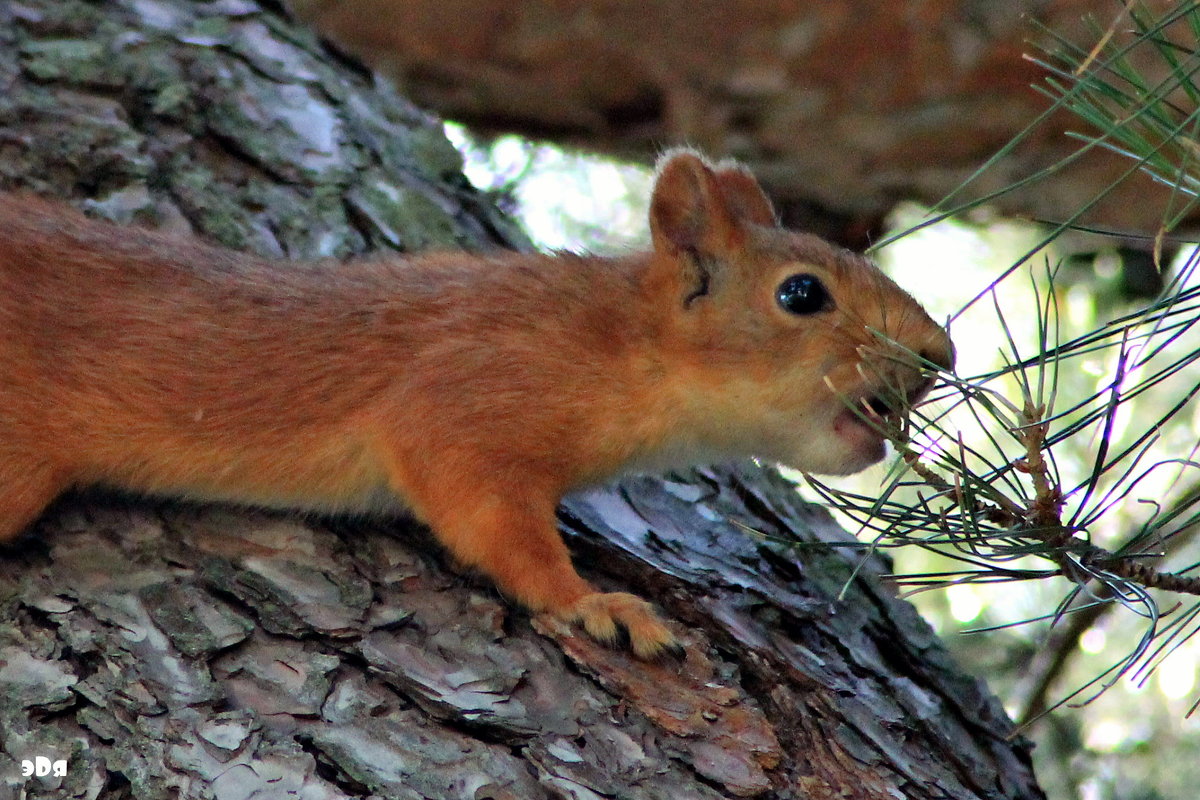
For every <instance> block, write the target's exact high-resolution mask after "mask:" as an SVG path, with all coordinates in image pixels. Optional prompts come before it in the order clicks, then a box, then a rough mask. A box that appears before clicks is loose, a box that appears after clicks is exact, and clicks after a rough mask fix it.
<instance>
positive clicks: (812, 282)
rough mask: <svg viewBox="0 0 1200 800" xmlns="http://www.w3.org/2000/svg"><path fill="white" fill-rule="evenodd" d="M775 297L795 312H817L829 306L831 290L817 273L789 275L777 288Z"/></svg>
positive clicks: (788, 309)
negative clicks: (828, 289) (827, 289)
mask: <svg viewBox="0 0 1200 800" xmlns="http://www.w3.org/2000/svg"><path fill="white" fill-rule="evenodd" d="M775 299H777V300H778V301H779V305H781V306H783V309H784V310H785V311H790V312H791V313H793V314H815V313H816V312H818V311H822V310H824V309H826V308H828V307H829V305H830V298H829V292H828V291H826V289H825V284H823V283H821V279H820V278H818V277H817V276H816V275H809V274H808V273H807V272H802V273H800V274H799V275H789V276H788V277H787V278H786V279H784V281H783V283H781V284H779V288H778V289H776V290H775Z"/></svg>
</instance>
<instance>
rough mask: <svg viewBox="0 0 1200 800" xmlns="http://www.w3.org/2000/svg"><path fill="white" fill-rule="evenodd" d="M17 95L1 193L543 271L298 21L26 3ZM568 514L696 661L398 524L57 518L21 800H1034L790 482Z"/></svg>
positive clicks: (226, 239)
mask: <svg viewBox="0 0 1200 800" xmlns="http://www.w3.org/2000/svg"><path fill="white" fill-rule="evenodd" d="M0 84H2V86H3V91H0V148H2V149H0V183H2V184H3V185H4V186H5V188H9V189H13V188H18V187H20V188H26V189H29V190H32V191H35V192H38V193H41V194H48V195H57V196H61V197H65V198H68V199H70V200H71V201H73V202H75V203H76V204H78V205H80V206H82V207H83V208H85V209H88V210H89V211H90V212H92V213H94V214H97V215H100V216H105V217H109V218H112V219H116V220H118V221H130V220H137V221H141V222H144V223H147V224H157V225H162V226H166V227H172V228H177V229H182V230H186V231H191V232H194V233H196V234H198V235H203V236H207V237H209V238H212V239H215V240H219V241H221V242H223V243H225V244H227V245H229V246H232V247H239V248H246V249H250V250H255V251H258V252H261V253H268V254H275V255H280V256H287V257H294V258H300V257H304V258H309V257H316V256H345V255H350V254H353V253H360V252H366V251H370V250H377V249H386V248H393V249H400V250H410V249H417V248H422V247H427V246H444V247H471V248H482V247H488V246H495V245H508V246H525V243H524V242H523V241H522V239H521V237H520V235H519V234H518V233H516V232H515V229H514V228H513V227H512V225H511V224H510V223H509V222H508V221H507V220H505V219H504V218H503V217H502V216H501V215H500V214H498V213H497V212H496V210H495V209H494V208H493V207H492V206H491V205H490V204H489V203H488V202H487V201H486V200H485V199H484V198H482V197H480V196H479V195H478V194H476V193H475V192H474V191H473V190H471V189H470V187H469V186H468V185H467V183H466V181H465V180H464V179H463V177H462V175H461V172H460V165H459V161H458V157H457V154H456V153H455V152H454V150H453V149H452V148H451V147H450V145H449V144H448V143H447V142H446V140H445V139H444V137H443V136H442V134H441V131H440V127H439V125H438V124H437V122H436V120H434V119H431V118H430V117H429V116H427V115H425V114H423V113H422V112H420V111H418V110H417V109H415V108H414V107H412V106H411V105H410V104H409V103H407V102H406V101H405V100H404V99H403V98H401V97H399V96H397V95H396V94H394V93H392V92H390V91H388V90H387V89H386V88H384V87H381V86H378V85H376V84H375V83H374V82H373V80H372V78H371V76H370V75H369V74H368V73H366V72H364V71H363V70H361V69H360V68H359V67H358V66H357V65H355V64H353V63H350V62H348V61H346V60H344V59H342V58H341V57H339V56H338V55H336V54H334V53H331V52H329V51H327V50H325V49H323V48H322V47H321V46H320V45H319V44H318V43H317V42H316V40H315V39H314V38H313V37H312V36H311V35H310V34H309V33H307V32H306V31H305V30H303V29H302V28H298V27H296V26H294V25H293V24H291V23H290V22H289V21H287V20H286V19H285V18H283V17H282V16H280V14H279V12H278V9H276V8H274V7H270V6H264V5H259V4H257V3H254V2H250V0H213V2H187V1H186V0H157V2H148V1H147V0H111V2H107V3H101V4H97V3H91V2H82V1H78V0H20V2H15V1H14V2H3V3H0ZM196 346H197V347H203V346H204V343H203V342H196ZM429 457H430V458H437V454H436V453H431V454H430V456H429ZM560 519H561V523H562V529H563V531H564V532H565V534H566V535H567V537H568V539H569V542H570V544H571V546H572V549H573V550H574V552H575V556H576V560H577V563H578V564H579V565H580V567H581V568H582V570H583V571H584V573H585V575H586V576H587V577H589V578H591V579H594V580H595V581H597V582H598V583H600V584H601V585H603V586H605V587H606V588H614V589H615V588H622V589H628V590H630V591H634V592H637V593H639V594H641V595H643V596H647V597H650V598H653V599H654V600H655V601H656V602H658V603H659V604H660V605H661V607H662V608H663V610H664V611H665V613H666V614H667V615H669V616H670V617H671V618H673V619H675V620H677V621H678V622H679V628H678V629H679V631H680V632H681V633H682V638H683V640H684V642H685V644H686V645H687V651H688V655H687V658H686V660H685V661H684V662H683V663H682V664H675V663H667V664H645V663H639V662H637V661H635V660H633V659H631V658H630V657H629V656H627V655H626V654H624V653H621V652H616V651H611V650H607V649H605V648H603V647H601V646H599V645H596V644H595V643H593V642H591V641H589V640H587V639H585V638H582V637H581V636H580V635H578V633H577V632H575V631H572V630H567V629H563V628H561V627H560V626H556V625H553V624H550V623H547V622H545V621H543V620H538V619H531V618H530V617H529V616H528V615H526V614H524V613H522V612H520V611H518V610H516V609H514V608H513V607H512V606H510V605H508V604H507V603H505V602H504V601H503V600H502V599H500V598H498V597H497V595H496V593H495V591H494V590H493V589H492V588H491V587H490V586H488V585H485V584H478V583H474V582H471V581H469V580H468V579H466V578H464V577H462V576H461V574H460V573H458V572H455V571H453V570H451V569H448V568H447V566H446V564H445V562H444V560H443V559H442V557H441V556H440V555H439V554H438V552H437V550H436V548H435V547H433V546H432V545H431V540H430V538H429V536H428V534H427V533H425V532H423V530H422V529H421V527H420V526H419V525H417V524H415V523H413V522H410V521H403V520H398V521H392V522H387V523H386V524H384V523H365V522H362V521H357V520H351V519H313V518H302V517H297V516H294V515H286V514H270V513H266V512H260V511H253V510H243V509H235V508H230V507H218V506H189V505H185V504H181V503H178V502H171V501H166V500H148V499H138V498H128V497H123V496H107V495H100V494H96V493H89V494H85V495H80V496H76V497H70V498H65V499H63V500H62V501H60V502H59V503H57V504H56V505H55V507H54V508H53V509H51V511H50V512H48V513H47V514H46V515H45V516H44V517H43V519H42V520H41V521H40V522H39V523H38V525H37V526H36V530H35V532H34V535H32V536H31V537H29V538H26V539H24V540H22V541H21V542H19V543H18V544H17V545H16V546H14V547H12V548H9V549H8V550H6V551H5V552H4V553H3V554H2V555H0V604H2V605H0V798H8V797H14V798H15V797H19V796H27V797H56V798H57V797H70V798H95V797H103V798H129V797H134V798H162V797H181V798H203V797H215V798H222V799H224V798H238V799H239V800H240V799H241V798H249V797H258V798H283V797H295V798H305V799H306V800H317V799H323V798H344V797H366V796H368V795H370V796H381V797H388V798H475V799H477V800H478V799H481V798H496V799H497V800H499V799H500V798H515V799H519V800H532V799H534V798H596V797H620V798H664V800H665V798H675V799H678V798H719V797H763V798H895V797H908V798H957V799H958V800H962V799H963V798H1037V797H1041V796H1042V795H1041V792H1040V790H1039V789H1038V788H1037V786H1036V784H1035V782H1034V779H1033V776H1032V774H1031V771H1030V766H1029V758H1028V752H1027V745H1026V744H1025V743H1024V742H1022V741H1021V740H1019V739H1018V740H1015V741H1008V740H1007V739H1006V738H1005V737H1006V736H1008V735H1009V734H1010V733H1011V730H1012V728H1011V724H1010V723H1009V721H1008V720H1007V718H1006V717H1005V715H1004V713H1003V711H1002V710H1001V708H1000V706H999V704H998V703H997V702H996V700H995V699H993V698H992V697H991V696H990V695H989V694H988V693H987V691H986V689H985V687H984V686H983V685H982V684H981V683H980V682H979V681H977V680H975V679H972V678H969V677H966V676H964V675H962V674H961V672H959V671H958V669H957V668H956V667H955V665H954V664H953V663H951V661H950V659H949V658H948V657H947V655H946V653H945V651H944V650H943V649H942V647H941V645H940V644H939V643H938V642H937V640H936V639H935V637H934V636H933V634H932V633H931V631H930V630H929V628H928V627H927V626H926V625H925V624H924V623H923V622H922V621H921V620H920V619H919V618H918V617H917V616H916V614H915V613H914V612H913V610H912V608H911V607H910V606H909V605H907V604H906V603H902V602H899V601H897V600H896V599H895V598H894V597H893V596H892V594H891V592H890V591H889V589H888V588H887V587H886V586H885V585H884V584H883V583H881V581H880V580H879V578H878V574H879V573H880V572H882V571H883V570H885V569H886V565H884V564H883V563H882V562H881V561H880V560H879V559H877V558H876V557H872V558H871V559H869V560H868V561H867V564H866V567H867V568H866V569H864V570H862V571H861V572H858V573H857V574H855V573H854V569H855V567H856V565H858V562H859V558H860V556H859V555H858V554H857V551H855V550H852V549H848V548H840V547H837V545H842V544H846V543H847V542H850V541H852V540H851V538H850V537H849V536H848V535H847V534H846V533H844V532H843V531H841V530H840V529H838V528H837V527H836V525H834V523H833V522H832V521H831V519H830V518H829V517H828V515H827V514H826V513H825V512H823V511H821V510H820V509H817V508H813V507H810V506H807V505H805V504H804V503H802V502H801V501H800V500H799V499H798V497H797V496H796V494H795V493H794V491H793V489H792V486H791V485H790V484H788V483H787V482H786V481H785V480H783V479H782V478H781V477H780V476H779V475H778V474H777V473H775V472H774V471H773V470H771V469H768V468H763V467H759V466H754V465H751V464H743V465H737V466H733V467H727V468H721V469H711V470H699V471H695V472H692V473H688V474H686V475H674V476H671V477H669V478H666V479H657V478H648V477H645V478H634V479H630V480H627V481H625V482H623V483H621V484H619V485H614V486H608V487H604V488H599V489H596V490H593V491H590V492H586V493H582V494H579V495H576V496H573V497H571V498H569V499H568V501H567V502H566V503H564V505H563V507H562V510H561V514H560ZM747 529H753V530H756V531H760V532H761V533H762V534H764V535H765V537H759V536H753V535H750V534H748V533H747V532H746V531H747ZM847 581H849V589H848V591H847V592H846V596H845V598H844V599H839V597H838V594H839V592H840V591H841V590H842V588H843V585H844V583H845V582H847ZM38 757H42V758H44V759H46V761H45V762H44V763H43V765H44V766H50V765H52V764H53V762H56V761H59V760H62V761H65V762H66V763H65V767H66V769H65V775H55V774H54V771H53V770H52V771H51V774H49V775H44V776H40V777H39V776H38V775H34V776H32V777H23V776H22V774H21V772H22V765H23V762H25V761H29V762H30V763H31V765H32V766H33V767H35V768H36V766H37V764H38V761H37V759H38ZM22 793H24V794H22Z"/></svg>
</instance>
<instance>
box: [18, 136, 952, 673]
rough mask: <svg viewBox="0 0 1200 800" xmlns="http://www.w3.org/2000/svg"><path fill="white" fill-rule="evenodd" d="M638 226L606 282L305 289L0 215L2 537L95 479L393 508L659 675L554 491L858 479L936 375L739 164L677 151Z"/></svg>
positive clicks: (623, 604) (944, 341) (865, 265)
mask: <svg viewBox="0 0 1200 800" xmlns="http://www.w3.org/2000/svg"><path fill="white" fill-rule="evenodd" d="M650 221H651V231H652V236H653V244H654V247H653V250H652V251H650V252H648V253H640V254H633V255H629V256H626V257H622V258H601V257H596V256H576V255H530V254H517V253H505V254H494V255H478V254H468V253H438V254H429V255H418V256H411V257H403V258H401V257H391V258H380V259H371V260H362V261H355V262H350V263H346V264H333V263H317V264H294V263H275V262H271V261H268V260H263V259H258V258H255V257H252V256H248V255H245V254H242V253H237V252H234V251H230V250H226V249H221V248H217V247H212V246H209V245H206V244H203V243H201V242H199V241H195V240H190V239H181V238H178V237H171V236H166V235H162V234H158V233H155V232H152V231H145V230H140V229H137V228H122V227H118V226H114V225H109V224H105V223H100V222H94V221H91V220H88V219H86V218H84V217H83V216H82V215H79V214H78V213H76V212H74V211H70V210H68V209H66V208H64V207H62V206H59V205H55V204H50V203H44V202H41V201H36V200H32V199H31V198H28V197H13V196H7V197H0V372H3V374H5V375H6V380H5V381H4V382H3V383H0V539H2V538H6V537H11V536H13V535H15V534H16V533H18V532H19V531H20V530H21V529H23V528H24V527H25V526H26V525H27V524H28V523H29V522H30V521H31V520H32V519H34V518H35V517H36V516H37V515H38V514H39V513H40V512H41V510H42V508H44V507H45V505H46V504H47V503H48V502H49V501H50V500H51V499H53V497H54V496H56V495H57V494H59V493H60V492H61V491H63V490H64V489H66V488H68V487H71V486H78V485H86V484H95V483H102V484H111V485H114V486H118V487H126V488H130V489H134V490H137V491H144V492H154V493H164V494H172V495H179V496H185V497H189V498H196V499H207V498H214V499H228V500H234V501H240V502H248V503H254V504H262V505H269V506H277V507H302V508H316V509H325V510H353V511H386V510H388V509H390V508H393V507H396V506H399V505H403V506H404V507H407V508H409V509H411V510H412V511H414V512H415V513H416V514H417V515H418V516H420V517H421V518H423V519H425V520H426V521H427V522H429V523H430V525H431V526H432V528H433V529H434V531H435V533H436V534H437V535H438V537H439V539H440V540H441V541H442V542H443V544H445V545H446V547H447V548H448V549H449V550H450V551H451V552H452V553H453V554H454V555H455V556H456V557H457V558H458V559H459V560H460V561H462V562H464V563H465V564H467V565H469V566H472V567H475V568H477V569H480V570H481V571H483V572H485V573H487V574H488V575H490V576H491V577H492V578H493V579H495V580H496V581H497V583H498V584H499V586H500V588H501V589H503V590H504V591H506V592H507V593H509V594H511V595H512V596H514V597H515V598H516V599H518V600H520V601H521V602H523V603H524V604H525V605H527V606H529V607H530V608H532V609H534V610H536V611H550V612H553V613H556V614H558V615H559V616H562V617H564V618H568V619H581V620H582V621H583V622H584V624H585V626H586V627H587V628H588V630H589V632H590V633H592V635H594V636H596V637H598V638H601V639H607V638H612V637H613V636H615V635H616V632H617V630H618V628H620V627H624V628H626V629H627V630H628V632H629V634H630V636H631V641H632V644H633V647H634V649H635V652H638V653H639V654H640V655H647V656H648V655H653V654H655V653H657V652H660V651H662V650H663V649H664V648H668V647H669V646H670V644H671V642H672V641H673V639H672V637H671V635H670V633H669V631H668V630H667V629H666V628H665V626H663V624H662V623H661V622H660V621H659V620H658V619H657V617H656V616H655V615H654V613H653V611H652V610H651V609H650V608H649V607H648V606H647V605H646V604H645V603H644V602H642V601H640V600H637V599H636V598H633V597H632V596H630V595H623V594H604V593H600V592H596V591H595V590H594V589H593V588H592V587H591V586H590V585H588V584H587V583H586V582H584V581H583V579H582V578H580V577H579V576H578V575H577V574H576V573H575V572H574V569H573V568H572V567H571V565H570V561H569V557H568V556H567V553H566V550H565V547H564V546H563V544H562V541H561V539H560V537H559V535H558V533H557V531H556V530H555V529H554V507H555V505H556V504H557V502H558V500H559V499H560V498H561V496H562V495H563V494H564V493H565V492H567V491H569V490H571V489H573V488H576V487H579V486H583V485H587V484H590V483H595V482H599V481H603V480H606V479H609V478H611V477H612V476H614V475H617V474H620V473H622V472H625V471H629V470H644V469H658V468H662V467H666V466H675V465H686V464H695V463H702V462H711V461H718V460H726V459H732V458H740V457H745V456H759V457H763V458H768V459H772V460H776V461H781V462H784V463H787V464H790V465H792V466H794V467H796V468H799V469H803V470H808V471H814V472H825V473H847V472H851V471H855V470H858V469H861V468H862V467H865V466H867V465H868V464H870V463H873V462H874V461H877V460H879V458H881V457H882V455H883V451H884V446H883V437H882V436H881V435H880V434H879V432H878V430H877V429H876V428H877V425H876V424H875V423H878V422H879V420H878V417H880V416H886V415H892V414H899V413H903V407H904V406H905V405H906V404H907V403H909V402H911V401H913V400H915V399H917V398H919V397H920V396H921V395H922V394H923V393H924V392H925V391H926V390H927V388H928V385H929V383H930V378H929V375H928V374H927V371H926V370H927V368H928V367H930V366H933V367H939V366H940V367H944V368H948V367H949V366H950V365H951V362H952V359H953V351H952V348H951V346H950V343H949V339H948V338H947V337H946V334H945V332H944V331H943V330H942V329H941V328H940V327H939V326H938V325H936V324H935V323H934V322H933V321H932V320H930V319H929V317H928V315H926V314H925V312H924V311H923V310H922V309H921V307H920V306H919V305H918V304H917V303H916V302H915V301H914V300H913V299H912V298H911V297H909V295H907V294H906V293H905V292H903V291H902V290H901V289H899V288H898V287H897V286H896V285H895V284H894V283H892V282H891V281H890V280H889V279H888V278H886V277H885V276H884V275H883V274H882V273H881V272H879V271H878V269H876V268H875V267H874V266H873V265H872V264H870V262H868V261H867V260H865V259H863V258H862V257H860V256H857V255H853V254H851V253H849V252H846V251H843V250H839V249H837V248H835V247H833V246H831V245H829V244H827V243H825V242H823V241H821V240H819V239H817V238H815V237H811V236H806V235H803V234H796V233H792V232H788V231H785V230H783V229H781V228H779V227H778V226H777V225H776V224H775V216H774V212H773V210H772V209H771V206H770V204H769V202H768V201H767V199H766V197H765V196H764V195H763V194H762V191H761V189H759V187H758V185H757V183H756V182H755V181H754V179H753V177H752V176H751V175H750V174H749V173H748V172H746V171H745V170H744V169H742V168H741V167H738V166H736V165H732V164H722V165H716V166H714V165H711V164H709V163H708V162H706V161H705V160H704V159H702V158H701V157H699V156H698V155H696V154H694V153H692V152H690V151H676V152H674V153H671V154H669V155H668V156H667V157H666V158H665V159H664V161H663V162H662V165H661V166H660V169H659V175H658V179H657V181H656V184H655V189H654V194H653V198H652V203H651V211H650ZM923 361H924V362H925V363H922V362H923ZM872 415H874V417H872Z"/></svg>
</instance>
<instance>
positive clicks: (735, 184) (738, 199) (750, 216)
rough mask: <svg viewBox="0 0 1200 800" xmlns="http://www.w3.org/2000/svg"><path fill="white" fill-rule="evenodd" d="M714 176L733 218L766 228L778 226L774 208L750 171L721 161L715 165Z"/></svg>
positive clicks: (739, 165) (730, 162) (735, 164)
mask: <svg viewBox="0 0 1200 800" xmlns="http://www.w3.org/2000/svg"><path fill="white" fill-rule="evenodd" d="M716 176H717V183H718V184H720V186H721V193H722V194H723V195H724V197H725V203H726V204H727V205H728V206H729V210H730V211H731V212H733V215H734V216H735V217H737V218H738V219H742V220H745V221H747V222H751V223H753V224H755V225H762V226H763V227H767V228H774V227H777V226H778V225H779V218H778V217H777V216H776V214H775V207H774V206H772V205H771V201H770V200H769V199H767V195H766V192H764V191H763V190H762V186H760V185H759V183H758V181H757V180H756V179H755V177H754V174H753V173H751V172H750V170H748V169H746V167H744V166H742V165H741V164H739V163H737V162H736V161H723V162H721V163H720V164H718V165H717V170H716Z"/></svg>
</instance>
